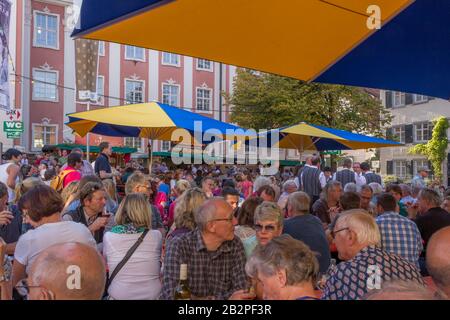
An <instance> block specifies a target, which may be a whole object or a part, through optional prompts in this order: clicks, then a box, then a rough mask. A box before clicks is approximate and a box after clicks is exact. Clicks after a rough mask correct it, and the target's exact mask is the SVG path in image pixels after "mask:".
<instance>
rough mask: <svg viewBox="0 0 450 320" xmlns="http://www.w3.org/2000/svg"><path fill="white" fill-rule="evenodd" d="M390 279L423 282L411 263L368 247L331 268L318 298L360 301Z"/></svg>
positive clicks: (374, 247) (373, 247) (376, 248)
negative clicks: (333, 268)
mask: <svg viewBox="0 0 450 320" xmlns="http://www.w3.org/2000/svg"><path fill="white" fill-rule="evenodd" d="M390 280H403V281H415V282H417V283H419V284H421V285H424V283H423V280H422V276H421V275H420V272H419V270H418V269H417V268H416V266H415V265H413V264H412V263H410V262H408V261H407V260H405V259H403V258H401V257H400V256H397V255H394V254H392V253H389V252H387V251H384V250H382V249H380V248H378V247H376V246H368V247H366V248H364V249H362V250H361V251H360V252H358V254H356V256H355V257H354V258H353V259H350V260H348V261H344V262H341V263H339V264H338V265H337V267H336V269H335V270H333V271H331V273H330V275H329V278H328V280H327V282H326V283H325V288H324V290H323V296H322V299H323V300H361V299H362V298H363V297H364V296H365V295H366V294H367V293H368V292H370V291H371V290H373V289H378V288H381V287H382V286H383V282H385V281H390Z"/></svg>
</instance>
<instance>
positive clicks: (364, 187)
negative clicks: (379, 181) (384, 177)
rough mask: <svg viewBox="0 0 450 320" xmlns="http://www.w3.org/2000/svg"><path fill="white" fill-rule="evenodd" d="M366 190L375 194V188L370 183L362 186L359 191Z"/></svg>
mask: <svg viewBox="0 0 450 320" xmlns="http://www.w3.org/2000/svg"><path fill="white" fill-rule="evenodd" d="M364 190H368V191H370V192H371V193H372V194H373V189H372V187H371V186H369V185H368V184H365V185H363V186H361V190H359V191H360V192H362V191H364Z"/></svg>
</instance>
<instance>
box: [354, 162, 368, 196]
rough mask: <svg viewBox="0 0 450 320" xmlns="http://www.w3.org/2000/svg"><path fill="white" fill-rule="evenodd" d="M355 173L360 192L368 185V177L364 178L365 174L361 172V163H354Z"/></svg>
mask: <svg viewBox="0 0 450 320" xmlns="http://www.w3.org/2000/svg"><path fill="white" fill-rule="evenodd" d="M353 171H355V181H356V182H355V183H356V186H357V187H358V190H360V189H361V187H362V186H364V185H366V184H367V181H366V177H364V174H363V172H362V170H361V163H359V162H354V163H353Z"/></svg>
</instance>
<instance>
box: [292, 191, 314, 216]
mask: <svg viewBox="0 0 450 320" xmlns="http://www.w3.org/2000/svg"><path fill="white" fill-rule="evenodd" d="M287 205H288V206H290V207H291V210H292V211H293V212H294V215H297V214H299V213H300V214H305V213H309V208H310V205H311V198H310V197H309V196H308V194H307V193H305V192H302V191H297V192H294V193H291V194H290V195H289V197H288V200H287Z"/></svg>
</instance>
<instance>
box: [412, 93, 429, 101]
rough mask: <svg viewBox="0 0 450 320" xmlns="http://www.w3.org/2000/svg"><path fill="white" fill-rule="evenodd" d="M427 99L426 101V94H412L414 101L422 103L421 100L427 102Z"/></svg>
mask: <svg viewBox="0 0 450 320" xmlns="http://www.w3.org/2000/svg"><path fill="white" fill-rule="evenodd" d="M427 101H428V96H424V95H421V94H415V95H414V103H422V102H427Z"/></svg>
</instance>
